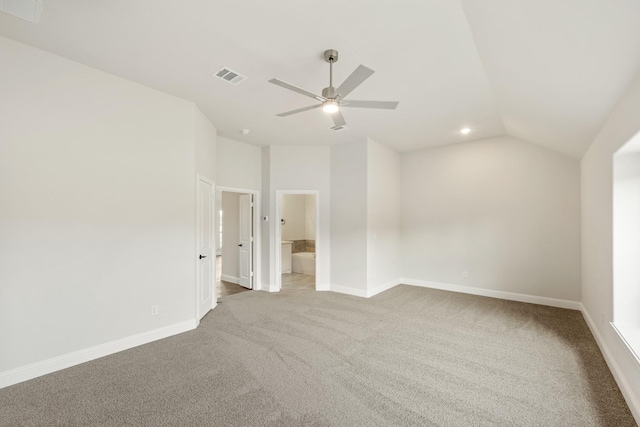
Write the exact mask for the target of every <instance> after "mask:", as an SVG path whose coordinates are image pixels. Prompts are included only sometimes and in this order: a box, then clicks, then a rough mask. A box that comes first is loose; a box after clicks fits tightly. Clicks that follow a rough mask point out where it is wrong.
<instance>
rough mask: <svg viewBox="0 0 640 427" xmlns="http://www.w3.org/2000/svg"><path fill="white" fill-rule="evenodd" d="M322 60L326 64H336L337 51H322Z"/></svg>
mask: <svg viewBox="0 0 640 427" xmlns="http://www.w3.org/2000/svg"><path fill="white" fill-rule="evenodd" d="M324 60H325V61H326V62H333V63H336V62H338V51H337V50H335V49H328V50H325V51H324Z"/></svg>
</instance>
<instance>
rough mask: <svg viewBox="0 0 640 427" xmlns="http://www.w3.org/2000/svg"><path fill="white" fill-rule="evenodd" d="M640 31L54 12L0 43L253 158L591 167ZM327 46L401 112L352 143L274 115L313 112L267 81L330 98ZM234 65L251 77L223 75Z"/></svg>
mask: <svg viewBox="0 0 640 427" xmlns="http://www.w3.org/2000/svg"><path fill="white" fill-rule="evenodd" d="M639 23H640V1H638V0H518V1H513V0H484V1H476V0H397V1H390V0H389V1H386V0H380V1H371V0H347V1H345V0H323V1H311V0H281V1H264V0H247V1H237V0H234V1H232V0H184V1H180V2H176V1H168V0H133V1H132V0H113V1H104V0H44V8H43V13H42V17H41V21H40V24H39V25H35V24H32V23H29V22H26V21H23V20H20V19H18V18H15V17H13V16H10V15H8V14H5V13H0V34H1V35H3V36H6V37H9V38H12V39H15V40H17V41H20V42H23V43H26V44H29V45H32V46H35V47H38V48H41V49H44V50H47V51H50V52H53V53H55V54H58V55H61V56H64V57H66V58H69V59H71V60H75V61H77V62H80V63H83V64H86V65H89V66H92V67H95V68H98V69H100V70H103V71H106V72H109V73H112V74H115V75H118V76H121V77H123V78H126V79H129V80H132V81H135V82H139V83H142V84H144V85H147V86H150V87H153V88H156V89H158V90H161V91H163V92H167V93H170V94H173V95H176V96H179V97H181V98H185V99H188V100H191V101H193V102H195V103H196V104H197V105H198V106H199V107H200V109H201V110H202V111H203V112H204V113H205V114H206V115H207V116H208V117H209V119H210V120H211V122H212V123H213V124H214V125H215V126H216V127H217V128H218V131H219V134H220V135H223V136H227V137H230V138H234V139H236V140H240V141H244V142H248V143H251V144H255V145H268V144H293V145H299V144H313V145H322V144H335V143H341V142H347V141H352V140H358V139H362V138H363V137H366V136H369V137H372V138H374V139H376V140H377V141H379V142H381V143H383V144H385V145H387V146H389V147H391V148H394V149H396V150H398V151H400V152H405V151H411V150H417V149H422V148H427V147H432V146H437V145H443V144H450V143H455V142H459V141H464V140H474V139H481V138H486V137H491V136H498V135H504V134H508V135H511V136H514V137H517V138H520V139H523V140H525V141H528V142H531V143H534V144H539V145H541V146H544V147H547V148H550V149H553V150H556V151H559V152H562V153H564V154H567V155H570V156H572V157H575V158H579V157H580V156H581V155H582V154H583V153H584V151H585V150H586V149H587V147H588V145H589V144H590V142H591V141H592V139H593V137H594V136H595V134H596V132H597V131H598V129H599V128H600V126H601V125H602V123H603V122H604V120H605V119H606V117H607V115H608V114H609V113H610V112H611V110H612V108H613V107H614V105H615V104H616V102H617V101H618V100H619V99H620V98H621V96H622V95H623V94H624V93H625V90H626V89H627V87H628V86H629V85H630V84H631V82H632V80H633V79H634V77H635V76H636V75H637V74H638V73H639V72H640V25H639ZM326 49H337V50H338V51H339V53H340V58H339V61H338V63H337V64H336V65H335V66H334V81H335V82H337V83H338V84H339V83H340V82H342V81H343V80H344V79H345V78H346V77H347V76H348V75H349V74H350V73H351V72H352V71H353V70H354V69H355V68H356V67H357V66H358V65H359V64H364V65H366V66H367V67H369V68H372V69H374V70H375V71H376V73H375V74H374V75H373V76H372V77H370V78H369V79H368V80H367V81H366V82H365V83H363V84H362V86H360V87H358V88H357V89H356V90H355V91H354V92H353V93H352V94H351V96H350V97H351V98H353V99H363V100H368V99H371V100H386V101H399V102H400V104H399V106H398V108H397V109H396V110H393V111H387V110H371V109H345V110H344V116H345V118H346V120H347V126H348V130H345V131H342V132H335V131H333V130H330V129H329V128H330V127H331V126H332V121H331V119H330V118H329V117H328V116H327V115H326V114H325V113H323V112H322V111H321V110H319V109H316V110H312V111H308V112H305V113H301V114H297V115H293V116H289V117H276V114H277V113H280V112H283V111H287V110H292V109H296V108H300V107H305V106H307V105H311V104H313V102H314V101H313V100H311V99H309V98H305V97H304V96H302V95H299V94H296V93H293V92H289V91H287V90H284V89H282V88H280V87H277V86H275V85H272V84H269V83H268V80H270V79H272V78H274V77H277V78H279V79H282V80H285V81H287V82H290V83H293V84H295V85H297V86H300V87H303V88H305V89H307V90H309V91H312V92H316V93H320V92H321V90H322V88H324V87H325V86H328V79H329V67H328V64H327V63H326V62H324V60H323V58H322V53H323V52H324V51H325V50H326ZM223 66H226V67H229V68H231V69H233V70H235V71H238V72H240V73H242V74H244V75H245V76H247V77H248V79H247V80H246V81H244V82H243V83H241V84H240V85H238V86H234V85H231V84H228V83H226V82H224V81H222V80H220V79H217V78H215V77H213V74H214V73H215V71H216V70H218V69H219V68H221V67H223ZM0 70H1V64H0ZM463 127H469V128H471V129H472V131H471V133H469V134H468V135H466V136H465V135H462V134H460V132H459V130H460V129H461V128H463ZM243 128H248V129H251V133H250V134H248V135H242V134H240V129H243Z"/></svg>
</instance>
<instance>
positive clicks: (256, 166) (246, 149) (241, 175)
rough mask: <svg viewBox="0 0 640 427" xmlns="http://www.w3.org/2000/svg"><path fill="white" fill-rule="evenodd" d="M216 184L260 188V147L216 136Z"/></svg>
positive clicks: (247, 188) (248, 188) (250, 188)
mask: <svg viewBox="0 0 640 427" xmlns="http://www.w3.org/2000/svg"><path fill="white" fill-rule="evenodd" d="M217 146H218V152H217V163H218V170H217V172H218V174H217V176H216V185H217V186H219V187H220V186H222V187H233V188H242V189H246V190H261V185H262V184H261V182H262V149H261V148H260V147H256V146H253V145H249V144H245V143H244V142H240V141H236V140H233V139H229V138H224V137H218V143H217Z"/></svg>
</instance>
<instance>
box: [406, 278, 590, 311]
mask: <svg viewBox="0 0 640 427" xmlns="http://www.w3.org/2000/svg"><path fill="white" fill-rule="evenodd" d="M398 283H400V284H405V285H412V286H420V287H423V288H432V289H441V290H443V291H451V292H459V293H463V294H472V295H480V296H484V297H491V298H498V299H505V300H509V301H518V302H528V303H531V304H540V305H548V306H550V307H558V308H568V309H571V310H578V311H580V309H581V307H582V304H581V303H580V302H578V301H571V300H565V299H557V298H547V297H539V296H535V295H527V294H518V293H515V292H506V291H495V290H491V289H482V288H473V287H471V286H462V285H451V284H448V283H439V282H429V281H426V280H417V279H406V278H402V279H400V280H399V281H398Z"/></svg>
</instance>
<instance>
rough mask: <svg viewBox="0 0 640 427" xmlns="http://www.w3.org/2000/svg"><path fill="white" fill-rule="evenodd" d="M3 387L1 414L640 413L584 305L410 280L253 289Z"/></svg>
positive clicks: (506, 421)
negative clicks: (178, 327) (182, 322)
mask: <svg viewBox="0 0 640 427" xmlns="http://www.w3.org/2000/svg"><path fill="white" fill-rule="evenodd" d="M220 302H221V303H220V305H218V307H217V308H216V309H215V310H214V311H212V312H211V313H209V314H208V315H207V316H206V317H205V318H204V319H203V320H202V323H201V325H200V327H199V328H198V329H196V330H194V331H191V332H188V333H184V334H181V335H178V336H174V337H171V338H167V339H165V340H161V341H157V342H154V343H151V344H148V345H145V346H141V347H137V348H134V349H131V350H128V351H125V352H121V353H118V354H115V355H112V356H108V357H104V358H102V359H99V360H95V361H93V362H89V363H85V364H83V365H79V366H76V367H73V368H70V369H67V370H64V371H60V372H57V373H54V374H51V375H47V376H45V377H41V378H37V379H35V380H31V381H28V382H25V383H22V384H18V385H15V386H12V387H8V388H5V389H2V390H0V425H3V426H13V425H20V426H23V425H24V426H32V425H42V426H53V425H65V426H74V425H108V426H125V425H145V426H163V425H167V426H168V425H172V426H189V425H198V426H204V425H211V426H299V425H309V426H396V425H401V426H405V425H406V426H413V425H415V426H490V425H491V426H493V425H504V426H618V427H621V426H634V425H636V424H635V422H634V420H633V418H632V416H631V414H630V412H629V409H628V408H627V406H626V404H625V402H624V399H623V398H622V395H621V394H620V391H619V389H618V387H617V386H616V384H615V382H614V380H613V377H612V376H611V373H610V372H609V370H608V369H607V366H606V364H605V362H604V360H603V358H602V355H601V354H600V351H599V349H598V347H597V345H596V343H595V341H594V339H593V337H592V336H591V334H590V332H589V329H588V328H587V325H586V324H585V322H584V320H583V319H582V315H581V314H580V313H579V312H577V311H571V310H563V309H557V308H551V307H544V306H538V305H532V304H523V303H516V302H509V301H502V300H497V299H491V298H484V297H478V296H472V295H465V294H457V293H450V292H444V291H437V290H431V289H423V288H416V287H411V286H398V287H396V288H394V289H391V290H389V291H387V292H384V293H383V294H380V295H377V296H376V297H373V298H370V299H363V298H357V297H351V296H346V295H340V294H336V293H331V292H314V291H310V290H292V291H286V292H282V293H279V294H268V293H264V292H245V293H241V294H236V295H231V296H227V297H223V298H221V299H220Z"/></svg>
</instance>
